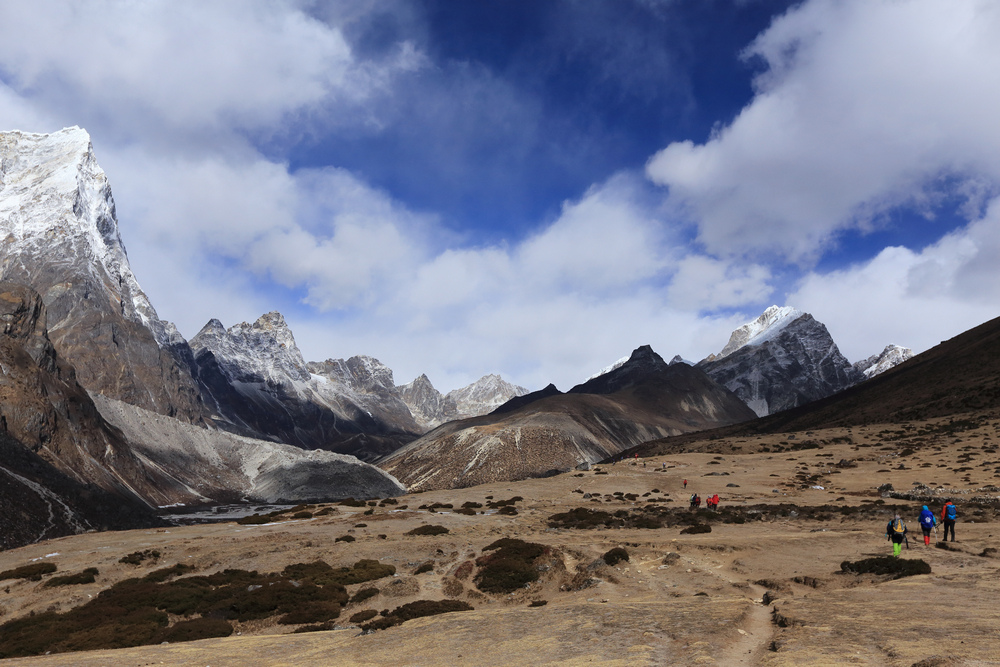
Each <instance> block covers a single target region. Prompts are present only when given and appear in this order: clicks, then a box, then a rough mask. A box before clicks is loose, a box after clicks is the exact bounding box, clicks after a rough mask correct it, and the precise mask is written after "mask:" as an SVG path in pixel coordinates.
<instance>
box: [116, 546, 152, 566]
mask: <svg viewBox="0 0 1000 667" xmlns="http://www.w3.org/2000/svg"><path fill="white" fill-rule="evenodd" d="M146 560H150V561H153V562H154V563H155V562H156V561H158V560H160V552H159V551H157V550H156V549H146V550H145V551H133V552H132V553H130V554H129V555H127V556H122V557H121V558H119V559H118V562H119V563H125V564H126V565H140V564H141V563H142V562H143V561H146Z"/></svg>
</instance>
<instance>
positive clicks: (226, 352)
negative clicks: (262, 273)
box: [190, 312, 310, 385]
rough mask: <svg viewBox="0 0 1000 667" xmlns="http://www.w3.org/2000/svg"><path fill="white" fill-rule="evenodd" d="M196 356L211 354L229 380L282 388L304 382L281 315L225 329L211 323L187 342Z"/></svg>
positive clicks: (300, 362) (297, 353) (306, 374)
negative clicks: (295, 382)
mask: <svg viewBox="0 0 1000 667" xmlns="http://www.w3.org/2000/svg"><path fill="white" fill-rule="evenodd" d="M190 345H191V349H192V350H193V351H194V353H195V355H202V354H204V352H205V351H209V352H211V353H212V354H213V355H214V356H215V358H216V360H217V361H218V363H219V366H220V367H221V368H222V369H223V371H224V372H225V374H226V376H227V377H228V378H229V379H230V380H235V381H239V382H258V383H259V382H265V383H268V384H275V385H283V384H287V383H289V382H292V381H299V382H306V381H308V380H309V377H310V375H309V370H308V369H307V368H306V362H305V359H303V358H302V353H301V352H300V351H299V348H298V346H297V345H296V344H295V338H294V336H292V331H291V329H289V328H288V325H287V324H286V323H285V318H284V317H282V316H281V313H278V312H270V313H267V314H265V315H261V316H260V317H259V318H258V319H257V321H256V322H254V323H253V324H248V323H246V322H240V323H239V324H236V325H233V326H231V327H229V329H224V328H223V326H222V323H221V322H219V321H218V320H215V319H213V320H210V321H209V322H208V323H207V324H206V325H205V326H204V327H202V329H201V331H199V332H198V335H196V336H195V337H194V338H192V339H191V342H190Z"/></svg>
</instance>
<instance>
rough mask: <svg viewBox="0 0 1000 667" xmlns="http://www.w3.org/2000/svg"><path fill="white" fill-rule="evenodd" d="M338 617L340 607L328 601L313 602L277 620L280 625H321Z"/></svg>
mask: <svg viewBox="0 0 1000 667" xmlns="http://www.w3.org/2000/svg"><path fill="white" fill-rule="evenodd" d="M338 616H340V605H339V604H338V603H336V602H331V601H329V600H315V601H312V602H307V603H305V604H303V605H301V606H299V607H297V608H295V609H292V610H291V611H289V612H288V613H286V614H285V615H284V616H282V617H281V618H279V619H278V623H280V624H281V625H300V624H305V623H323V622H325V621H329V620H332V619H334V618H337V617H338Z"/></svg>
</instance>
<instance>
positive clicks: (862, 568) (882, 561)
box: [840, 556, 931, 579]
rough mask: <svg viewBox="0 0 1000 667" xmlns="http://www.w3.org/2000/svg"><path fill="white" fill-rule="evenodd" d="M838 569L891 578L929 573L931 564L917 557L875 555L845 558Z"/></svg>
mask: <svg viewBox="0 0 1000 667" xmlns="http://www.w3.org/2000/svg"><path fill="white" fill-rule="evenodd" d="M840 569H841V571H842V572H849V573H852V574H876V575H880V576H890V577H891V578H892V579H899V578H901V577H912V576H914V575H918V574H930V573H931V566H930V565H928V564H927V563H926V562H925V561H923V560H920V559H919V558H912V559H909V558H895V557H893V556H877V557H875V558H865V559H862V560H858V561H853V562H852V561H848V560H845V561H844V562H842V563H841V564H840Z"/></svg>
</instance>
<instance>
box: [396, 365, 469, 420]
mask: <svg viewBox="0 0 1000 667" xmlns="http://www.w3.org/2000/svg"><path fill="white" fill-rule="evenodd" d="M396 389H397V390H398V391H399V396H400V398H401V399H402V400H403V402H404V403H406V405H407V406H408V407H409V409H410V414H412V415H413V418H414V419H415V420H416V421H417V422H418V423H420V424H424V425H427V426H431V425H434V426H437V425H439V424H443V423H444V422H449V421H452V420H455V419H458V405H457V404H456V403H455V400H454V399H453V398H451V397H449V396H444V395H442V394H441V392H439V391H438V390H437V389H435V388H434V385H432V384H431V381H430V379H429V378H428V377H427V376H426V375H421V376H420V377H418V378H417V379H416V380H414V381H413V382H411V383H409V384H404V385H401V386H399V387H396Z"/></svg>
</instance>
